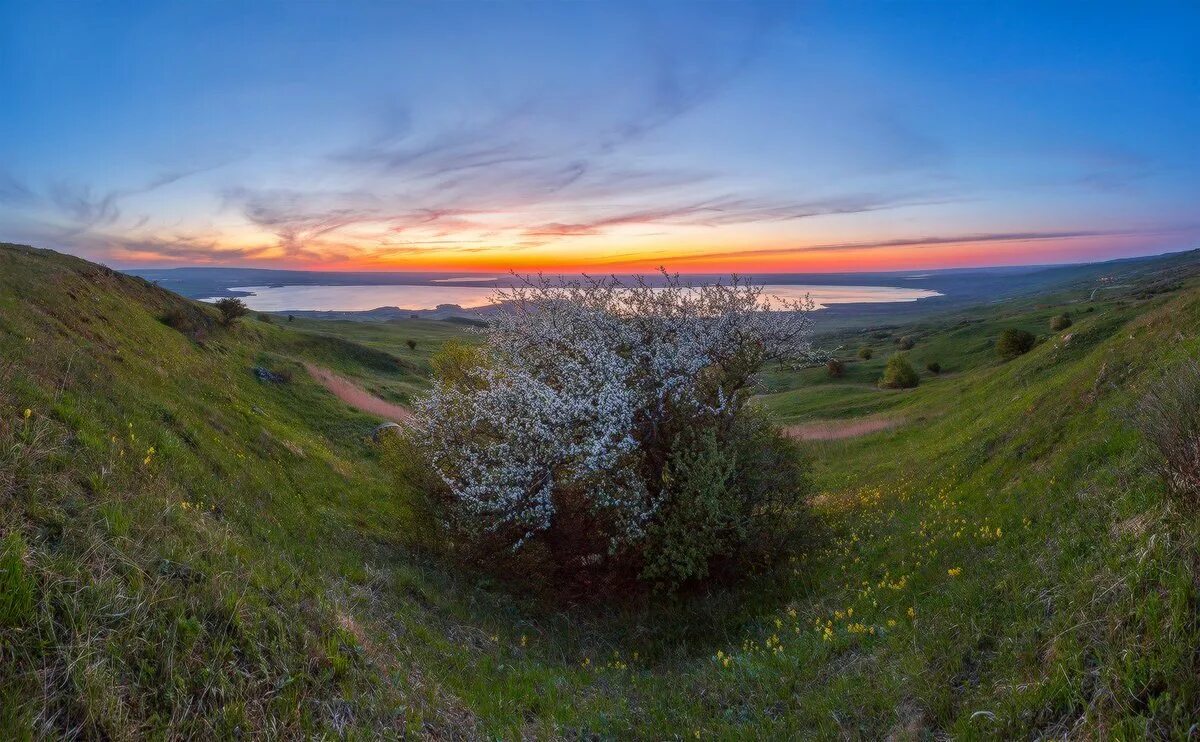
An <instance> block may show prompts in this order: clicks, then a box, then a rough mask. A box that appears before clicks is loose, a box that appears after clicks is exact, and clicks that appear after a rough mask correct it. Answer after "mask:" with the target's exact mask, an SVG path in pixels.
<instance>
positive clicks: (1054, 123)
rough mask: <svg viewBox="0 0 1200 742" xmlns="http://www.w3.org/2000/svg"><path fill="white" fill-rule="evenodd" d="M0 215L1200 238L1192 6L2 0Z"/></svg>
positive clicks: (849, 249) (213, 257) (828, 241)
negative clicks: (29, 0) (60, 0)
mask: <svg viewBox="0 0 1200 742" xmlns="http://www.w3.org/2000/svg"><path fill="white" fill-rule="evenodd" d="M0 102H2V103H3V107H4V110H5V115H4V116H2V117H0V240H3V241H12V242H20V243H27V244H34V245H38V246H42V247H51V248H54V249H59V250H63V251H66V252H70V253H74V254H78V255H81V256H84V257H87V258H89V259H92V260H97V261H101V262H104V263H106V264H108V265H111V266H114V267H152V266H164V267H165V266H173V265H178V266H192V265H238V266H255V267H276V268H300V269H322V270H373V269H379V270H405V269H412V270H439V271H440V270H449V271H473V270H479V271H495V270H509V269H513V270H533V269H572V270H575V269H578V270H587V271H593V272H595V271H618V270H620V271H626V270H635V271H637V270H651V269H654V268H656V267H658V266H664V267H666V268H667V269H668V270H672V271H680V272H686V273H700V272H725V271H731V270H734V271H754V272H756V273H764V272H820V271H856V270H862V271H879V270H893V269H915V268H925V269H928V268H944V267H963V266H985V265H1016V264H1046V263H1066V262H1090V261H1095V260H1105V259H1109V258H1114V257H1124V256H1132V255H1149V254H1157V253H1161V252H1167V251H1175V250H1184V249H1191V248H1195V247H1200V208H1198V207H1197V204H1198V203H1200V3H1196V2H1178V3H1154V2H1137V3H1135V2H1129V3H1122V4H1110V3H1105V2H1088V3H1084V2H1070V3H1054V2H1037V3H1019V2H1004V3H992V2H982V1H981V2H968V1H966V0H964V1H963V2H957V3H956V2H950V1H948V0H947V1H939V2H928V3H917V2H912V3H910V2H875V3H867V2H826V3H805V2H789V3H781V4H769V3H752V2H737V3H720V2H688V3H678V4H671V3H665V2H638V3H628V4H625V3H616V2H545V3H527V2H515V1H510V2H487V3H479V4H476V3H470V2H422V3H403V2H380V3H365V2H337V3H335V2H332V1H330V2H312V1H299V0H298V1H296V2H267V1H265V0H264V1H258V2H220V1H218V0H206V1H204V2H187V1H185V0H178V1H177V2H170V3H145V2H129V3H122V2H118V1H112V2H102V3H101V2H95V3H92V2H87V1H86V0H72V1H70V2H55V1H54V0H50V1H48V2H38V3H33V2H27V1H25V0H0Z"/></svg>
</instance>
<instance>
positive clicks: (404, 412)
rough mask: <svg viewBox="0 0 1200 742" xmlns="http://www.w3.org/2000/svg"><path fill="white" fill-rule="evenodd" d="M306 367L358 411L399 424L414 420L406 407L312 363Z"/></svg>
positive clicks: (326, 386)
mask: <svg viewBox="0 0 1200 742" xmlns="http://www.w3.org/2000/svg"><path fill="white" fill-rule="evenodd" d="M304 367H305V368H306V369H308V373H309V374H310V375H311V376H312V377H313V378H314V379H316V380H317V381H319V382H320V383H321V386H323V387H325V388H326V389H328V390H329V391H331V392H333V394H334V395H335V396H336V397H337V398H338V399H340V400H342V401H343V402H345V403H346V404H348V405H350V406H351V407H353V408H354V409H356V410H361V411H363V412H365V413H367V414H368V415H375V416H376V417H380V418H383V419H384V420H391V421H392V422H397V423H404V422H407V421H409V420H411V419H412V416H413V413H412V410H410V409H408V408H407V407H405V406H404V405H398V404H395V403H394V402H388V401H387V400H385V399H380V398H379V397H376V396H375V395H374V394H371V393H370V392H368V391H366V390H364V389H362V388H361V387H359V386H358V385H357V384H355V383H354V382H353V381H350V380H349V379H347V378H345V377H342V376H338V375H337V374H335V373H333V372H332V371H330V370H329V369H327V368H321V367H320V366H317V365H315V364H312V363H305V364H304Z"/></svg>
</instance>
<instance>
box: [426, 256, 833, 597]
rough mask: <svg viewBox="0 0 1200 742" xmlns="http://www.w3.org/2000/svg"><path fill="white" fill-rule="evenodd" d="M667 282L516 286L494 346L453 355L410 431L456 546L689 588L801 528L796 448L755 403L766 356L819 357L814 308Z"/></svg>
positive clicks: (574, 577) (506, 559)
mask: <svg viewBox="0 0 1200 742" xmlns="http://www.w3.org/2000/svg"><path fill="white" fill-rule="evenodd" d="M665 279H666V280H665V283H666V285H665V286H661V287H657V288H652V287H651V286H649V285H648V284H646V283H645V282H644V281H641V280H638V281H637V282H636V283H634V284H633V285H625V284H622V283H621V282H620V281H618V280H617V279H615V278H609V279H595V280H591V279H589V280H587V281H583V282H578V281H577V282H566V283H557V284H551V283H550V282H547V281H539V282H537V283H530V284H526V285H523V286H519V287H517V288H513V289H503V290H501V291H499V292H498V296H497V297H496V301H495V304H497V305H498V306H500V307H501V310H500V311H499V313H498V314H497V315H496V316H495V317H494V319H493V321H492V322H491V323H490V324H489V325H488V327H487V328H486V330H485V331H484V334H483V338H484V341H483V343H482V344H479V345H468V344H466V343H461V342H460V343H448V344H447V346H446V347H445V348H444V349H442V350H441V351H440V352H439V353H438V355H437V356H436V357H435V358H434V361H433V364H432V365H433V367H434V372H435V378H434V385H433V389H432V390H431V392H430V393H429V394H428V396H427V397H425V398H424V399H423V400H421V401H420V402H419V404H418V407H419V410H420V413H419V414H418V415H417V418H416V422H415V423H414V424H413V425H412V427H411V428H410V432H409V435H410V436H411V440H412V442H413V445H414V446H415V449H416V450H418V451H420V453H421V456H422V458H423V459H424V461H425V462H426V465H427V466H429V467H430V469H431V470H432V471H434V472H436V473H437V476H438V484H437V485H436V487H435V490H436V491H435V492H434V493H433V499H434V501H435V502H437V503H439V504H438V509H439V512H440V516H439V517H440V519H441V521H442V522H443V523H445V524H446V526H447V528H448V529H449V533H450V534H452V537H451V539H450V541H451V543H452V544H454V545H462V546H463V547H465V551H466V552H467V553H468V555H475V556H477V557H478V558H479V560H480V561H481V562H486V563H490V564H493V565H496V564H507V565H512V564H513V561H512V560H514V559H517V560H519V559H521V558H522V556H524V557H525V558H526V559H527V561H526V563H525V564H524V566H523V567H522V571H524V572H526V573H530V571H531V570H537V571H538V572H536V573H535V574H536V576H537V578H538V579H541V580H543V581H544V580H545V579H546V578H547V577H549V578H558V580H557V581H558V582H562V581H573V582H575V583H576V584H580V585H584V584H586V585H589V586H590V588H589V589H594V588H595V586H596V585H598V584H609V585H616V584H624V583H626V582H628V580H630V579H634V578H639V577H640V578H641V579H642V580H645V581H648V582H652V583H655V584H661V585H664V586H667V587H675V586H678V585H680V584H682V583H685V582H689V581H694V580H699V579H703V578H705V577H706V576H708V575H709V574H710V573H711V571H712V570H713V569H714V568H715V567H717V566H719V565H730V566H733V565H738V564H745V563H746V562H747V560H751V559H753V558H755V556H754V555H760V554H761V552H760V551H759V550H760V549H762V548H763V546H762V544H763V543H765V541H764V540H767V539H768V537H770V536H774V535H777V534H780V533H790V532H793V531H794V530H795V529H793V528H791V524H794V523H796V522H798V521H797V518H799V517H800V513H802V511H803V497H802V496H803V492H804V484H803V481H802V480H803V477H802V476H800V475H799V473H798V472H799V470H798V469H797V468H796V467H798V466H800V465H799V464H797V463H794V461H795V459H794V456H795V452H796V451H795V448H794V447H793V446H792V445H791V443H790V441H788V440H787V439H785V438H783V437H782V436H780V435H778V434H777V433H775V432H773V431H772V429H771V428H770V426H769V424H768V423H767V421H766V420H765V418H763V417H762V416H761V415H759V414H757V413H755V412H754V411H753V410H752V409H751V408H750V407H749V406H748V403H749V400H750V396H751V385H750V381H751V379H752V377H753V376H754V374H755V373H756V372H757V371H758V370H759V369H761V368H762V367H763V365H764V364H765V363H766V362H768V361H769V360H772V359H776V358H788V359H802V358H808V357H810V346H809V343H808V339H809V336H810V326H811V323H810V320H809V317H808V315H807V312H806V311H805V310H806V308H807V307H806V306H804V305H800V304H786V305H782V306H780V305H776V306H775V307H774V309H776V310H778V311H763V307H764V306H766V300H765V299H764V297H762V294H761V290H760V289H758V288H756V287H754V286H751V285H749V284H746V283H744V282H741V281H740V280H737V279H735V280H734V281H733V282H732V283H731V284H727V285H719V286H705V287H690V286H687V285H686V284H684V283H682V282H681V281H680V280H679V279H678V277H674V276H665ZM808 306H811V305H810V304H809V305H808ZM784 460H788V461H792V462H793V463H792V464H790V465H787V466H785V465H784V464H783V463H781V462H782V461H784ZM531 565H533V566H531ZM510 568H511V566H510Z"/></svg>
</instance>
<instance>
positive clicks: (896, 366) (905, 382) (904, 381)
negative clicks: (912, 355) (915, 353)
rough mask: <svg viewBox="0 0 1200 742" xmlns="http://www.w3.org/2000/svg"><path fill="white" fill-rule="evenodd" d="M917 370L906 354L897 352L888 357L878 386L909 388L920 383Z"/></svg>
mask: <svg viewBox="0 0 1200 742" xmlns="http://www.w3.org/2000/svg"><path fill="white" fill-rule="evenodd" d="M920 381H921V380H920V379H919V378H918V377H917V370H916V369H915V368H913V367H912V364H911V363H909V362H908V356H907V355H905V354H904V353H897V354H896V355H894V356H892V357H891V358H889V359H888V362H887V366H886V367H885V368H884V369H883V376H882V377H881V378H880V379H879V386H880V387H882V388H884V389H910V388H912V387H914V386H916V385H917V384H919V383H920Z"/></svg>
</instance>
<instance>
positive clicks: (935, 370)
mask: <svg viewBox="0 0 1200 742" xmlns="http://www.w3.org/2000/svg"><path fill="white" fill-rule="evenodd" d="M925 368H926V370H928V371H929V373H931V374H940V373H941V372H942V364H940V363H938V362H937V361H930V362H929V363H926V364H925Z"/></svg>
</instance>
